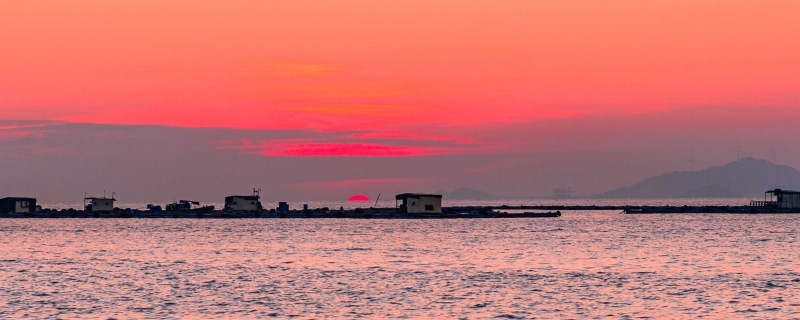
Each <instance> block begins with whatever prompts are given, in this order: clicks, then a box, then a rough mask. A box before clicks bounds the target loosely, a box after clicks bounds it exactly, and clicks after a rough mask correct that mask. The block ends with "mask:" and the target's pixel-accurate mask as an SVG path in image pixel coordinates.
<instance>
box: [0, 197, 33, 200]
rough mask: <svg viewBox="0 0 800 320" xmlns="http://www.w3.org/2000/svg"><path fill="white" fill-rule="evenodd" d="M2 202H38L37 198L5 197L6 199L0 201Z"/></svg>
mask: <svg viewBox="0 0 800 320" xmlns="http://www.w3.org/2000/svg"><path fill="white" fill-rule="evenodd" d="M0 201H36V198H26V197H5V198H2V199H0Z"/></svg>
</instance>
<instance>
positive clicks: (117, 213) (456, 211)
mask: <svg viewBox="0 0 800 320" xmlns="http://www.w3.org/2000/svg"><path fill="white" fill-rule="evenodd" d="M560 216H561V212H560V211H555V212H518V213H508V212H503V211H499V210H495V209H493V208H492V207H449V208H448V207H446V208H442V213H441V214H413V213H403V212H400V211H398V210H397V209H396V208H369V209H354V210H332V209H329V208H317V209H308V210H287V211H284V212H281V211H278V210H275V209H271V210H259V211H220V210H213V211H208V212H202V211H193V210H187V211H172V212H170V211H149V210H135V209H115V210H113V211H107V212H92V211H85V210H76V209H61V210H55V209H42V210H39V211H38V212H32V213H13V214H6V215H0V217H5V218H200V219H237V218H289V219H300V218H305V219H314V218H317V219H324V218H339V219H486V218H557V217H560Z"/></svg>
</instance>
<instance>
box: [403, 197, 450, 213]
mask: <svg viewBox="0 0 800 320" xmlns="http://www.w3.org/2000/svg"><path fill="white" fill-rule="evenodd" d="M394 198H395V202H397V201H401V200H402V201H403V202H402V204H399V205H398V206H397V207H398V212H400V213H442V195H440V194H424V193H403V194H398V195H397V196H395V197H394Z"/></svg>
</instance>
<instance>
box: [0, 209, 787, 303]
mask: <svg viewBox="0 0 800 320" xmlns="http://www.w3.org/2000/svg"><path fill="white" fill-rule="evenodd" d="M799 218H800V216H797V215H758V216H754V215H719V214H718V215H688V214H686V215H620V214H617V212H569V213H565V215H564V216H563V217H561V218H549V219H466V220H350V219H245V220H189V219H186V220H184V219H152V220H147V219H127V220H123V219H29V220H24V219H0V242H2V256H0V279H2V282H0V297H2V300H0V317H2V318H21V317H32V318H55V317H62V318H72V317H122V318H128V317H133V318H173V317H196V318H225V317H229V318H257V317H279V318H286V317H292V316H299V317H303V318H343V317H344V318H351V317H362V316H363V317H367V318H403V317H406V318H492V317H505V318H512V317H513V318H533V317H545V318H570V317H572V318H586V317H604V316H612V317H623V318H624V317H665V318H687V317H699V316H713V317H728V318H730V317H735V318H747V317H750V318H791V317H798V316H800V303H798V301H800V296H799V295H800V289H798V287H800V267H798V265H797V257H798V256H800V249H798V245H797V240H798V231H797V225H798V222H799V221H800V219H799Z"/></svg>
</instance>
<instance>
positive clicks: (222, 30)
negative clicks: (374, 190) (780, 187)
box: [0, 0, 800, 156]
mask: <svg viewBox="0 0 800 320" xmlns="http://www.w3.org/2000/svg"><path fill="white" fill-rule="evenodd" d="M797 12H800V3H799V2H797V1H758V2H754V1H743V0H730V1H711V0H699V1H698V0H693V1H688V0H687V1H676V0H669V1H667V0H653V1H633V0H630V1H488V0H486V1H450V0H436V1H344V2H342V1H302V0H298V1H261V0H259V1H208V0H200V1H169V2H164V1H112V2H98V1H87V0H78V1H55V0H54V1H37V2H30V1H11V2H8V3H5V4H4V5H3V10H2V11H1V12H0V31H2V32H0V43H3V45H4V47H5V48H7V50H2V51H0V97H2V98H0V107H1V108H3V110H4V112H3V113H2V115H0V118H3V119H6V120H20V119H33V120H63V121H70V122H90V123H108V124H160V125H169V126H185V127H228V128H246V129H266V130H281V129H308V130H313V131H350V130H354V129H357V130H365V131H368V132H367V133H364V134H367V135H370V136H371V137H373V138H375V137H383V138H384V139H395V140H396V139H400V140H406V139H408V138H411V140H414V139H417V140H420V139H422V140H440V139H442V137H454V136H457V137H455V138H457V139H460V140H461V141H470V140H481V137H480V136H476V135H475V134H474V133H473V134H459V135H456V134H454V132H460V133H463V132H469V131H470V130H464V129H463V128H478V127H483V126H487V125H503V124H508V123H521V122H528V121H537V120H543V119H563V118H576V117H586V116H590V115H597V114H611V115H613V114H617V115H626V114H641V113H652V112H663V111H665V110H670V109H673V108H681V107H683V108H685V107H687V106H707V107H713V108H717V110H718V111H719V112H720V113H724V112H729V111H728V110H729V109H728V108H729V106H731V105H750V106H752V105H755V106H759V105H762V106H769V107H774V106H784V107H795V106H796V104H797V101H798V97H800V93H798V91H797V86H798V83H800V54H798V52H800V42H799V41H792V39H794V38H795V36H796V34H797V33H798V32H800V22H798V21H800V20H798V19H797V17H796V13H797ZM670 125H678V123H670ZM432 128H435V130H431V129H432ZM451 128H452V129H453V130H450V129H451ZM579 134H584V135H590V134H591V132H590V131H588V130H587V131H584V132H582V133H579ZM359 140H360V137H359V136H353V137H352V141H350V142H351V143H350V144H336V145H331V146H329V147H326V148H322V147H321V146H320V145H319V144H320V143H324V142H318V143H317V144H316V145H315V146H314V147H313V148H311V149H313V150H317V151H316V152H315V151H313V150H312V151H311V152H309V155H320V154H332V155H335V154H340V153H341V154H344V155H348V154H352V155H360V154H362V153H359V152H358V151H350V150H349V149H351V147H352V148H357V149H360V150H362V151H363V150H364V148H365V146H366V148H371V149H372V150H375V152H372V153H370V152H366V154H374V155H389V156H392V155H411V154H415V153H414V152H408V149H409V148H415V147H413V146H408V145H405V146H395V147H391V146H388V145H383V144H374V143H373V145H371V146H370V145H365V142H362V141H359ZM297 144H298V146H296V147H291V146H283V147H281V148H282V149H285V150H288V151H287V154H291V155H300V154H302V152H299V153H298V150H301V149H303V146H308V145H309V143H308V142H307V141H305V142H302V143H300V142H298V143H297ZM386 148H401V149H399V150H398V151H397V152H391V151H387V150H385V149H386ZM402 148H405V149H402ZM420 148H422V147H420ZM425 148H429V147H425ZM276 150H277V149H276ZM320 150H326V151H325V152H320ZM469 150H470V149H467V148H462V149H458V150H453V151H452V152H471V151H469ZM418 153H420V154H427V153H428V152H427V151H425V150H422V149H421V150H420V152H418ZM264 154H265V155H273V154H280V152H265V153H264Z"/></svg>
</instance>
